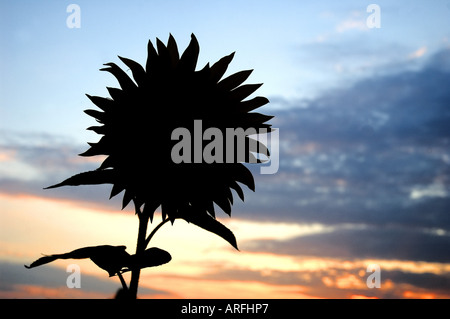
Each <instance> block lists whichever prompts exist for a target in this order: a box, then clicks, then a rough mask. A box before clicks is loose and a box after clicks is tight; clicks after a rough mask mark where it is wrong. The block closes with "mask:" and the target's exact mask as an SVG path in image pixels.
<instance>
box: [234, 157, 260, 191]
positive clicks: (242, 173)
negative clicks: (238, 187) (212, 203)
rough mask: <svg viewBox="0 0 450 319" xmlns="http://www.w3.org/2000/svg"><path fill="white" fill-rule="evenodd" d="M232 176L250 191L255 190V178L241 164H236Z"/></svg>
mask: <svg viewBox="0 0 450 319" xmlns="http://www.w3.org/2000/svg"><path fill="white" fill-rule="evenodd" d="M233 177H234V178H235V180H236V181H238V182H240V183H242V184H244V185H246V186H247V187H248V188H249V189H251V190H252V191H255V180H254V179H253V175H252V173H251V172H250V171H249V169H248V168H247V167H245V166H244V165H243V164H236V166H235V171H234V174H233Z"/></svg>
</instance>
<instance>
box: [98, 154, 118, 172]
mask: <svg viewBox="0 0 450 319" xmlns="http://www.w3.org/2000/svg"><path fill="white" fill-rule="evenodd" d="M114 166H115V161H114V159H113V158H112V157H111V155H110V156H108V157H107V158H105V160H104V161H103V162H102V163H101V164H100V167H99V168H97V170H102V169H106V168H112V167H114Z"/></svg>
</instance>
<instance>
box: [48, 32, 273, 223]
mask: <svg viewBox="0 0 450 319" xmlns="http://www.w3.org/2000/svg"><path fill="white" fill-rule="evenodd" d="M198 55H199V45H198V42H197V39H196V38H195V36H194V35H192V36H191V41H190V43H189V45H188V47H187V48H186V50H185V51H184V52H183V53H182V54H181V55H180V54H179V51H178V48H177V44H176V42H175V40H174V38H173V37H172V35H170V37H169V40H168V43H167V45H165V44H163V43H162V42H161V41H160V40H159V39H157V40H156V48H155V46H154V45H153V44H152V42H151V41H149V42H148V59H147V63H146V65H145V68H144V67H143V66H141V65H140V64H138V63H137V62H135V61H133V60H130V59H127V58H123V57H119V58H120V60H121V61H122V62H123V63H124V64H125V65H126V66H127V67H128V70H127V71H124V70H122V69H121V68H120V67H118V66H117V65H116V64H114V63H107V64H105V66H106V67H105V68H103V69H101V70H102V71H107V72H110V73H112V74H113V75H114V76H115V77H116V78H117V80H118V82H119V85H120V88H109V87H108V91H109V94H110V98H104V97H98V96H90V95H87V96H88V98H89V99H90V100H91V101H92V102H93V103H94V104H95V105H96V106H97V107H98V108H99V109H100V110H86V111H85V112H86V113H87V114H88V115H90V116H92V117H94V118H95V119H96V120H97V122H98V124H99V125H97V126H92V127H89V128H88V129H89V130H92V131H94V132H96V133H97V134H99V135H102V137H101V138H100V140H99V141H98V142H96V143H89V145H90V148H89V149H88V150H87V151H86V152H84V153H82V154H80V155H81V156H96V155H106V156H107V157H106V159H105V160H104V161H103V163H102V164H101V165H100V167H99V168H98V169H97V170H95V171H89V172H84V173H81V174H78V175H75V176H72V177H71V178H68V179H67V180H65V181H63V182H62V183H60V184H57V185H54V186H51V187H59V186H63V185H81V184H101V183H110V184H113V187H112V191H111V197H113V196H115V195H117V194H119V193H121V192H122V191H124V194H123V207H122V208H124V207H125V206H127V205H128V203H129V202H130V201H131V200H134V201H135V203H136V204H137V205H138V206H139V207H142V206H143V213H144V214H148V215H149V216H150V218H152V216H153V212H154V211H155V209H156V208H158V207H159V206H161V210H162V214H163V219H165V218H166V217H168V218H170V219H171V220H174V219H175V218H184V219H186V220H188V221H193V220H195V219H196V218H199V217H201V216H203V217H205V216H209V217H212V218H215V211H214V204H216V205H218V206H219V207H220V208H221V209H222V210H223V211H224V212H225V213H227V214H231V205H232V203H233V195H232V191H231V190H234V191H235V192H236V193H237V194H238V195H239V197H240V198H241V199H242V200H244V194H243V191H242V189H241V186H240V184H244V185H246V186H247V187H248V188H250V189H251V190H254V188H255V185H254V180H253V176H252V174H251V173H250V171H249V170H248V169H247V168H246V167H245V166H244V165H243V162H258V161H255V156H254V155H255V154H256V153H258V152H260V153H265V152H266V151H267V149H266V148H265V147H264V145H262V144H261V143H259V142H257V143H251V142H250V140H251V139H250V138H249V137H248V135H246V136H245V141H246V143H245V156H244V157H243V159H241V160H240V161H238V160H235V161H233V162H229V161H227V162H225V161H223V162H213V163H210V162H206V161H205V160H204V159H201V161H200V162H199V161H195V159H194V157H195V155H196V154H195V151H196V149H194V148H195V147H197V148H200V149H203V148H204V147H205V146H206V145H207V144H208V143H210V142H211V141H205V140H203V139H202V141H201V145H197V146H195V145H193V147H192V150H191V151H192V152H191V155H190V156H191V160H190V161H189V160H188V161H185V162H183V163H175V162H174V160H173V149H174V146H175V145H176V144H177V143H179V140H174V139H173V135H172V133H173V132H174V130H175V129H177V128H185V129H186V130H187V131H189V132H190V133H192V134H191V135H192V136H194V134H195V132H194V131H195V129H196V128H195V125H194V123H196V121H197V123H198V121H199V120H200V121H201V124H202V129H203V130H206V129H208V128H215V129H218V130H220V131H221V132H223V133H224V134H223V136H225V130H226V129H238V128H240V129H243V130H244V131H247V129H249V128H253V129H255V130H256V131H258V132H259V131H260V130H261V129H264V130H265V131H266V132H268V131H270V125H269V124H266V122H267V121H268V120H269V119H270V118H272V117H271V116H267V115H263V114H260V113H256V112H252V111H254V110H255V109H257V108H259V107H261V106H263V105H265V104H266V103H268V100H267V99H266V98H265V97H254V98H252V99H247V97H249V96H250V95H251V94H252V93H253V92H255V91H256V90H257V89H258V88H259V87H260V85H261V84H243V82H245V80H246V79H247V78H248V77H249V75H250V74H251V72H252V70H246V71H241V72H237V73H235V74H233V75H230V76H228V77H227V78H224V79H222V77H223V75H224V74H225V72H226V70H227V67H228V65H229V63H230V62H231V60H232V59H233V56H234V53H232V54H230V55H228V56H225V57H223V58H222V59H220V60H219V61H218V62H216V63H214V64H213V65H212V66H210V65H209V64H207V65H206V66H204V67H203V68H202V69H200V70H196V66H197V59H198ZM129 72H131V74H132V77H130V76H128V74H129ZM192 144H193V143H192ZM223 145H224V144H223ZM234 150H235V149H234ZM184 151H186V150H184ZM226 151H227V150H226V149H224V150H223V152H224V154H223V156H224V157H226ZM235 153H237V152H235ZM236 155H237V154H234V155H233V156H234V157H236ZM266 155H267V154H266ZM184 156H186V154H184ZM238 183H240V184H238Z"/></svg>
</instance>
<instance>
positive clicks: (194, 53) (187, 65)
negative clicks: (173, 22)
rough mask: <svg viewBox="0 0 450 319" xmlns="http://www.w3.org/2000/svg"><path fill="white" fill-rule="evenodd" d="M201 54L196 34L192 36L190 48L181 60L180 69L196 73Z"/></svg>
mask: <svg viewBox="0 0 450 319" xmlns="http://www.w3.org/2000/svg"><path fill="white" fill-rule="evenodd" d="M199 52H200V47H199V45H198V41H197V38H196V37H195V35H194V34H191V42H189V45H188V47H187V48H186V50H185V51H184V52H183V54H182V55H181V58H180V62H179V64H178V67H179V68H180V69H182V70H186V71H191V72H193V71H195V67H196V66H197V60H198V54H199Z"/></svg>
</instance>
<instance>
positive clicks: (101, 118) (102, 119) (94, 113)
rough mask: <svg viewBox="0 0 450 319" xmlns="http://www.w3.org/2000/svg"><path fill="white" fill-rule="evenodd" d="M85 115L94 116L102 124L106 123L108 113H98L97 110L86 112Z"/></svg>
mask: <svg viewBox="0 0 450 319" xmlns="http://www.w3.org/2000/svg"><path fill="white" fill-rule="evenodd" d="M84 113H86V114H87V115H89V116H92V117H93V118H95V119H97V120H98V121H100V122H101V123H104V122H105V118H106V113H104V112H101V111H97V110H84Z"/></svg>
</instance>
